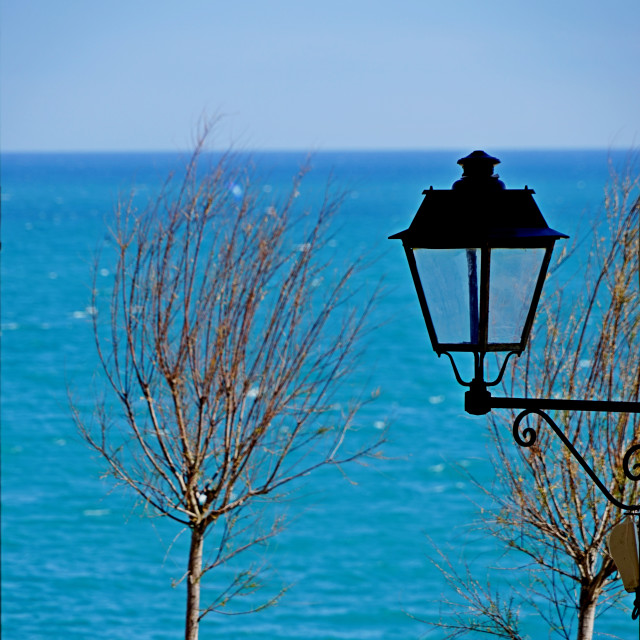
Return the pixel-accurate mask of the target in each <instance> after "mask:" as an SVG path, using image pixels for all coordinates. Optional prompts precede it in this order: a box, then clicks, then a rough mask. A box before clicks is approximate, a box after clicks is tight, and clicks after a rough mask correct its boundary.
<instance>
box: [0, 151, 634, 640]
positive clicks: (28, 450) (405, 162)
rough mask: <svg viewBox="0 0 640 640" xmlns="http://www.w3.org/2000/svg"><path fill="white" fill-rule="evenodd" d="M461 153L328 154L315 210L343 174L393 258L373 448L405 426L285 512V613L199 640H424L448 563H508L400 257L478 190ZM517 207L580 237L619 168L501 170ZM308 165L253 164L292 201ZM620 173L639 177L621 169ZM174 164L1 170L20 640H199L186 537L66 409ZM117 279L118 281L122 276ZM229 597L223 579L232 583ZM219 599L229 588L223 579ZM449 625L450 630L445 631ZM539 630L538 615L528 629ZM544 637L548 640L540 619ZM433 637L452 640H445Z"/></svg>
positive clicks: (7, 572)
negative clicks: (129, 245)
mask: <svg viewBox="0 0 640 640" xmlns="http://www.w3.org/2000/svg"><path fill="white" fill-rule="evenodd" d="M468 151H470V150H461V151H460V152H458V153H456V152H453V153H449V152H446V153H445V152H437V153H436V152H433V153H418V152H415V153H339V154H338V153H336V154H331V153H325V154H318V155H316V156H315V157H314V158H313V161H312V163H313V165H314V171H313V172H312V173H311V175H310V176H309V177H308V179H307V181H306V183H303V188H302V190H301V196H302V198H303V199H304V198H312V197H314V196H315V195H316V194H317V193H318V192H319V191H320V190H321V188H322V186H323V185H324V183H325V181H326V178H327V176H328V175H329V174H332V175H333V178H334V180H335V181H336V182H337V183H338V184H339V185H340V186H341V187H343V188H345V189H347V192H348V195H347V199H346V202H345V205H344V207H343V208H342V210H341V213H340V215H339V218H338V220H337V224H338V227H339V233H338V236H337V240H338V247H337V248H338V249H339V250H340V251H341V252H343V253H344V254H345V255H346V256H347V257H351V256H352V257H356V256H357V255H360V254H361V253H363V252H371V253H372V254H373V255H375V256H377V260H376V261H375V263H374V265H373V267H371V269H370V271H369V273H368V276H367V279H366V281H365V282H364V286H365V291H366V290H367V288H369V289H371V288H373V287H374V286H375V284H376V283H377V282H378V280H379V279H380V278H381V277H382V278H384V297H383V298H382V299H381V301H380V303H379V304H378V307H377V309H376V312H375V320H376V324H378V325H379V328H378V329H377V330H376V331H375V332H374V333H373V334H372V336H371V338H370V340H369V342H368V345H367V349H366V351H365V354H364V360H363V362H362V369H361V372H360V373H359V378H358V382H359V383H360V384H361V385H362V386H363V387H364V388H365V389H366V390H368V391H370V390H373V389H375V388H379V390H380V396H379V399H378V400H377V401H376V402H375V403H373V404H370V405H367V406H366V407H365V408H364V410H363V412H362V414H361V416H360V418H359V427H360V429H359V431H358V433H357V434H355V436H354V437H355V438H356V439H359V440H360V441H362V442H367V441H371V440H373V439H375V438H376V437H378V436H379V434H380V433H381V430H382V429H383V428H385V427H387V426H388V433H387V443H386V445H385V446H384V449H383V452H384V454H385V459H383V460H380V461H375V462H372V463H370V464H369V465H368V466H362V465H352V466H351V467H348V468H346V469H345V472H346V477H345V474H341V473H340V472H338V471H336V470H324V471H322V472H320V473H318V474H317V475H315V476H310V477H309V478H307V479H306V480H305V482H303V483H301V484H300V486H298V487H296V492H295V494H294V496H292V497H290V498H288V499H287V501H286V504H285V505H284V506H283V508H284V509H285V511H286V513H287V516H288V518H289V526H288V528H287V530H286V531H285V532H284V533H283V534H282V535H280V536H279V537H278V538H277V539H275V540H274V541H272V542H271V543H270V544H269V546H268V547H267V548H266V549H264V555H263V558H264V560H265V562H266V563H267V564H268V565H269V566H270V572H269V573H267V574H266V576H265V580H266V582H267V585H268V586H267V588H266V590H265V592H264V593H265V595H269V594H273V593H275V592H276V591H277V590H278V589H280V588H282V587H283V586H288V587H289V590H288V592H287V593H286V594H285V596H284V597H283V599H282V600H281V602H280V603H279V604H278V605H277V606H276V607H273V608H271V609H268V610H265V611H263V612H260V613H257V614H254V615H250V616H240V617H220V616H218V617H216V616H213V615H212V616H210V617H209V618H207V619H206V620H205V621H204V623H203V626H202V630H201V637H202V638H255V639H264V640H267V639H285V638H318V639H326V640H329V639H342V638H344V639H351V638H353V639H358V640H364V639H374V638H381V639H382V638H384V639H386V638H389V639H396V638H397V639H400V638H419V637H422V636H423V635H424V634H425V633H426V632H427V631H428V629H429V628H428V627H427V626H426V625H425V624H424V623H423V622H421V619H422V620H424V619H427V620H428V619H433V618H434V617H436V616H437V615H438V612H439V611H440V610H441V605H440V602H441V601H442V594H443V593H446V589H445V586H444V582H443V580H442V578H441V576H440V575H439V573H438V572H437V570H435V569H434V568H433V566H432V565H431V563H430V562H429V559H428V557H429V556H430V555H432V545H431V541H433V543H434V544H436V545H439V546H447V545H451V546H452V548H453V549H454V557H456V558H457V556H458V555H459V552H462V551H465V552H466V554H467V557H469V558H472V559H473V560H474V562H475V563H476V564H475V565H474V566H476V567H478V568H479V569H481V570H484V569H486V568H487V567H488V566H490V565H491V563H492V562H493V560H494V559H495V549H494V548H493V547H492V545H491V541H487V540H485V539H483V538H482V536H481V535H479V533H478V532H475V531H473V530H472V524H473V521H474V517H475V509H476V507H475V506H474V501H477V500H479V499H480V497H479V496H478V495H477V491H476V490H475V489H474V488H473V485H472V483H471V482H470V481H469V480H468V478H467V477H466V476H465V475H464V474H463V473H461V472H460V471H459V470H458V469H457V468H456V465H462V468H463V469H465V470H466V471H469V472H471V473H472V474H473V475H474V476H475V477H476V478H478V479H480V480H482V481H485V482H490V480H491V468H490V465H489V463H488V461H487V458H488V453H487V451H486V448H485V437H484V431H483V428H484V424H485V421H484V418H471V417H470V416H468V415H467V414H465V413H464V411H463V407H462V400H463V390H462V389H461V388H460V387H459V386H458V385H457V384H456V383H455V380H454V378H453V374H452V373H451V371H450V368H449V366H448V364H447V363H446V362H444V361H442V360H438V358H437V357H436V356H435V355H434V354H433V353H432V352H431V351H430V348H429V345H428V340H427V335H426V330H425V329H424V323H423V321H422V319H421V317H420V313H419V309H418V304H417V300H416V299H415V292H414V291H413V289H412V285H411V283H410V278H409V274H408V269H407V267H406V264H405V262H404V257H403V255H402V250H401V248H400V246H399V243H398V244H396V243H392V242H389V241H387V240H386V238H387V236H388V235H390V234H392V233H395V232H397V231H400V230H401V229H404V228H405V227H406V226H407V224H408V223H409V221H410V220H411V218H412V216H413V214H414V213H415V211H416V210H417V208H418V206H419V204H420V201H421V192H422V190H423V189H425V188H428V187H429V186H430V185H433V186H434V187H435V188H448V187H449V186H450V184H451V183H452V182H453V181H454V180H456V179H457V178H458V176H459V167H458V166H457V165H456V164H455V162H456V160H457V159H458V158H459V157H461V156H462V155H466V153H467V152H468ZM489 151H490V152H492V153H494V154H496V155H497V156H498V157H500V158H501V160H502V165H500V167H499V169H501V171H500V174H501V178H502V179H503V180H504V181H505V182H506V184H507V186H508V187H512V188H522V187H524V185H525V184H527V185H528V186H529V187H531V188H534V189H535V190H536V200H537V202H538V204H539V206H540V208H541V209H542V211H543V213H544V214H545V216H546V218H547V220H548V222H549V224H550V225H551V226H552V227H555V228H557V229H560V230H562V231H565V232H567V233H569V234H575V233H576V230H577V229H578V226H579V222H580V217H581V214H583V213H584V212H585V211H586V212H587V217H588V216H589V213H588V212H589V211H594V210H596V209H597V208H598V207H599V206H600V203H601V199H602V192H603V186H604V184H605V182H606V180H607V177H608V166H607V158H608V154H607V152H604V151H591V152H577V151H576V152H504V153H500V152H499V151H498V150H489ZM303 159H304V157H303V156H302V155H301V154H261V155H256V156H255V157H254V162H255V163H256V165H257V167H258V169H259V172H260V173H262V174H263V176H264V177H263V180H264V185H265V186H267V190H268V189H269V188H270V189H272V190H273V189H275V190H277V189H279V188H281V187H282V185H284V184H286V183H287V181H288V180H289V178H290V177H291V176H292V175H293V173H294V172H295V171H296V169H297V167H298V165H299V164H300V162H302V160H303ZM614 159H615V160H616V161H622V160H623V158H622V156H614ZM177 162H179V160H177V158H176V157H175V156H173V155H169V154H165V155H162V154H155V155H145V154H138V155H136V154H129V155H112V154H95V155H73V154H68V155H67V154H65V155H54V154H51V155H18V154H8V155H5V156H4V157H3V158H2V167H1V168H2V309H1V311H2V416H1V417H2V635H3V638H6V639H13V638H15V639H18V638H20V639H25V638H65V639H67V638H89V637H100V638H102V637H104V638H122V639H124V638H131V637H138V638H158V639H160V638H176V637H180V635H181V633H182V624H183V608H184V592H183V586H178V587H175V588H172V586H171V584H172V581H174V580H179V579H180V578H181V577H182V575H183V573H184V571H185V562H186V556H185V543H186V538H185V537H184V536H183V537H178V538H177V539H176V536H177V535H178V533H179V531H178V530H177V529H176V528H175V526H174V525H173V524H172V523H169V522H164V521H162V520H160V519H153V518H148V517H145V515H144V514H143V513H142V510H141V509H140V508H136V507H135V505H134V502H133V500H132V498H131V496H129V495H127V494H124V493H120V492H111V491H110V485H109V484H108V483H107V482H106V481H103V480H101V479H100V474H101V469H102V468H101V465H100V462H99V461H98V460H97V459H96V458H95V456H94V455H93V453H92V452H91V451H90V450H88V449H87V447H86V446H85V445H84V443H83V442H82V441H81V440H80V438H79V437H78V435H77V433H76V431H75V427H74V424H73V422H72V420H71V416H70V410H69V400H68V389H71V390H72V392H73V394H74V397H75V398H76V399H77V400H78V401H79V402H80V404H83V403H84V404H87V403H88V402H89V401H90V399H91V384H92V380H93V375H94V371H95V370H96V368H97V358H96V354H95V349H94V345H93V339H92V331H91V322H90V309H89V305H90V291H89V289H90V284H91V270H92V260H93V256H94V253H95V250H96V248H97V247H98V245H99V244H100V242H101V240H102V239H103V238H104V237H105V235H106V233H107V225H108V221H109V218H110V216H111V215H112V212H113V208H114V205H115V203H116V201H117V199H118V197H119V196H120V195H122V194H126V193H128V192H129V191H130V190H131V188H132V187H133V186H134V185H135V189H136V193H137V196H138V197H140V198H144V197H145V196H146V195H150V194H153V193H154V190H155V189H156V188H157V186H158V185H159V184H160V182H161V181H162V180H163V179H164V177H165V175H166V173H167V171H168V170H169V169H171V168H172V167H175V166H176V163H177ZM100 277H102V278H104V279H105V282H108V279H109V277H110V273H109V272H108V271H105V272H103V275H101V276H100ZM218 577H219V580H220V584H221V585H222V584H224V578H225V576H224V575H222V573H221V574H220V575H219V576H218ZM212 578H213V580H214V582H215V580H216V576H215V575H214V576H212ZM444 613H445V614H446V610H444ZM525 613H526V612H525ZM525 617H526V620H525V626H526V629H527V630H528V631H529V633H530V634H531V635H532V637H536V638H544V637H547V636H548V631H547V626H546V624H545V623H544V622H543V621H542V620H541V619H539V618H537V617H536V616H535V615H534V614H533V613H532V612H531V613H529V615H526V616H525ZM635 628H636V627H635V623H632V622H631V620H630V618H629V616H628V615H627V614H624V613H620V612H610V613H607V614H606V615H605V616H604V617H603V618H601V619H600V620H598V622H597V629H599V630H600V631H602V632H606V633H613V634H618V635H619V636H622V637H632V636H631V634H632V633H635V631H634V630H635ZM432 637H435V638H438V637H440V635H439V633H438V632H437V631H436V632H434V633H433V634H432Z"/></svg>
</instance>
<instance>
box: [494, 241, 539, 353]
mask: <svg viewBox="0 0 640 640" xmlns="http://www.w3.org/2000/svg"><path fill="white" fill-rule="evenodd" d="M544 255H545V249H541V248H530V249H492V250H491V275H490V278H489V327H488V342H489V343H518V342H520V340H521V339H522V332H523V331H524V325H525V323H526V320H527V315H528V314H529V309H530V308H531V302H532V299H533V295H534V293H535V288H536V283H537V281H538V276H539V274H540V269H541V267H542V262H543V260H544Z"/></svg>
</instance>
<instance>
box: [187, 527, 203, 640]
mask: <svg viewBox="0 0 640 640" xmlns="http://www.w3.org/2000/svg"><path fill="white" fill-rule="evenodd" d="M203 544H204V531H201V530H200V529H199V528H198V527H194V528H193V529H191V548H190V549H189V573H188V575H187V617H186V623H185V630H184V637H185V640H198V624H199V617H200V578H201V574H202V547H203Z"/></svg>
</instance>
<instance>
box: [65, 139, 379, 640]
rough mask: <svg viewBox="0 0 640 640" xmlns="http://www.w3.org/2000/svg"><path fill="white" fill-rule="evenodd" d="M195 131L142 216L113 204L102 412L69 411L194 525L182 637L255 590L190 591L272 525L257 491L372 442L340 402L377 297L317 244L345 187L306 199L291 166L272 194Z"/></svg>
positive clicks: (149, 499)
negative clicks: (189, 149)
mask: <svg viewBox="0 0 640 640" xmlns="http://www.w3.org/2000/svg"><path fill="white" fill-rule="evenodd" d="M205 140H206V135H203V136H202V137H201V138H200V140H199V142H198V145H197V147H196V151H195V153H194V155H193V157H192V159H191V161H190V163H189V165H188V166H187V168H186V171H185V172H184V174H183V176H182V178H180V179H179V180H178V181H177V183H174V181H169V182H168V183H167V185H166V186H165V188H164V190H163V192H162V194H161V195H160V196H159V197H158V198H157V199H155V200H154V201H152V202H151V203H150V204H149V205H148V206H147V207H146V208H145V209H144V210H143V211H142V212H141V213H138V212H137V211H136V208H135V206H134V204H133V203H132V202H130V203H128V204H125V205H122V206H120V208H119V210H118V211H117V217H116V222H115V228H114V230H113V245H114V247H115V249H116V253H117V258H116V266H115V278H114V282H113V287H112V289H111V292H110V298H109V299H108V300H107V301H105V300H104V299H103V296H102V295H101V293H100V292H99V290H98V287H97V280H96V279H95V278H94V288H93V290H94V293H93V305H94V307H95V308H96V309H97V310H98V313H97V314H96V315H95V320H94V334H95V343H96V346H97V350H98V354H99V358H100V362H101V365H102V367H101V368H102V371H103V372H104V378H103V379H104V381H105V389H106V392H107V393H106V395H105V398H104V400H103V401H100V402H99V403H98V410H97V413H96V416H97V417H96V418H95V419H93V420H85V419H84V418H83V417H81V416H80V414H79V412H78V411H77V410H76V411H75V418H76V421H77V424H78V426H79V428H80V430H81V433H82V435H83V436H84V437H85V438H86V440H87V442H88V443H89V444H90V445H91V446H92V447H93V448H94V449H95V450H96V451H97V452H98V453H99V454H100V455H101V456H102V457H103V458H104V460H105V462H106V463H107V465H108V469H109V472H110V473H111V475H112V476H113V477H114V478H115V479H116V480H117V481H118V482H119V483H121V484H123V485H125V486H127V487H129V488H130V489H132V490H133V491H134V492H136V493H137V495H138V496H139V497H140V498H141V499H142V501H143V502H144V503H146V504H147V505H148V506H150V507H151V508H152V509H153V510H154V511H155V513H157V514H160V515H162V516H166V517H168V518H170V519H172V520H174V521H175V522H176V523H178V524H179V525H182V526H183V527H186V528H187V530H188V532H189V535H190V551H189V558H188V564H187V572H186V575H185V578H186V587H187V604H186V624H185V638H187V640H194V639H195V638H197V637H198V627H199V623H200V621H201V620H202V618H203V617H204V616H205V615H206V614H207V613H209V612H211V611H227V610H228V604H229V602H230V600H231V599H232V598H233V597H234V596H238V595H244V594H247V593H250V592H253V591H254V590H255V589H256V588H257V586H258V583H257V576H258V573H259V571H260V568H259V567H258V568H256V567H252V566H250V567H248V568H243V569H242V570H241V571H239V572H238V573H237V574H236V575H235V578H234V579H233V581H232V583H231V584H227V585H225V586H223V587H222V588H221V589H220V593H219V595H218V596H217V597H213V599H212V601H211V602H207V603H206V604H202V603H201V584H202V581H203V578H204V576H205V574H207V573H208V572H210V571H211V570H212V569H215V568H217V567H220V566H221V565H223V564H225V563H228V562H229V560H231V559H232V558H234V557H236V556H237V555H238V554H240V553H242V552H244V551H246V550H247V549H250V548H252V547H255V545H258V544H260V543H262V542H264V541H265V540H266V539H268V538H270V537H271V536H273V535H275V534H276V533H277V532H278V531H279V529H280V527H281V524H282V523H281V520H280V519H278V518H276V519H274V520H270V521H268V522H267V523H265V522H264V521H263V520H262V519H261V515H260V510H259V509H258V507H259V506H260V502H261V501H264V499H265V498H267V497H271V498H273V497H274V496H277V495H278V494H277V492H278V490H279V489H281V488H282V487H283V486H284V485H287V484H289V483H291V482H292V481H294V480H296V479H298V478H301V477H302V476H305V475H306V474H308V473H310V472H311V471H313V470H315V469H317V468H319V467H321V466H323V465H338V464H340V463H343V462H346V461H349V460H353V459H354V458H356V457H359V456H362V455H364V454H368V453H371V452H372V450H373V448H374V446H371V447H366V446H365V447H361V448H356V449H351V450H349V451H346V450H345V449H346V445H345V442H344V441H345V436H347V433H348V431H349V430H350V429H351V428H352V426H353V419H354V415H355V411H356V409H357V408H358V405H359V404H361V400H362V398H357V397H356V398H354V401H353V403H352V406H350V407H347V408H344V398H343V399H342V400H343V401H342V404H343V409H342V411H341V412H339V411H338V410H337V409H336V407H335V403H336V400H335V393H336V391H337V389H338V387H339V386H340V385H341V384H343V383H345V381H346V379H347V376H348V374H349V373H350V370H351V367H352V364H353V363H354V356H355V355H356V352H355V348H356V345H357V343H358V340H359V338H361V336H362V334H363V332H364V330H365V320H366V318H367V315H368V313H369V311H370V308H371V303H372V300H373V295H371V296H369V297H367V299H366V300H365V303H364V305H363V304H362V300H361V298H362V295H361V296H360V304H359V305H357V306H356V305H355V302H354V301H353V300H352V299H351V296H352V295H353V292H350V289H349V282H350V278H351V277H352V276H353V275H354V273H355V272H356V271H357V270H358V269H359V266H358V265H357V264H354V265H351V266H348V267H346V268H345V269H344V270H342V271H341V272H340V271H339V270H338V269H337V268H336V265H335V264H334V263H331V262H330V261H331V258H330V257H329V256H328V254H327V253H326V248H327V247H326V245H327V242H328V240H329V235H328V226H327V225H328V222H329V220H330V218H331V216H332V214H333V213H334V212H335V211H336V209H337V207H338V205H339V203H340V202H339V200H340V199H339V198H337V199H336V198H332V197H331V196H329V195H326V197H325V199H324V201H323V202H322V203H321V205H320V206H319V207H318V209H317V211H316V212H315V213H312V212H310V211H307V210H305V211H300V210H299V206H298V204H299V201H297V200H296V195H297V193H298V188H299V186H300V180H301V179H302V173H301V175H299V176H298V177H297V178H296V179H295V180H294V183H293V186H292V189H291V191H290V193H289V195H288V196H287V197H285V198H284V199H283V200H282V201H280V202H278V201H271V202H265V201H264V197H265V196H264V194H263V193H261V192H259V191H258V190H257V189H255V188H252V184H251V182H250V181H249V179H248V178H247V177H246V174H245V172H244V170H243V169H242V168H241V167H240V166H239V165H238V163H237V162H234V161H233V160H232V158H230V157H229V156H228V155H226V156H224V157H222V158H221V159H220V160H219V161H216V162H210V166H208V167H204V168H203V164H205V162H204V161H205V160H206V159H210V156H208V155H206V154H203V149H204V143H205ZM98 262H99V261H97V262H96V267H95V272H96V273H97V272H98ZM105 305H106V306H107V308H106V309H103V307H105ZM104 312H106V317H107V319H108V322H107V323H106V326H103V323H102V322H100V320H101V318H102V317H103V315H105V313H104ZM343 393H344V390H343ZM374 445H375V443H374ZM212 531H214V532H215V534H214V535H212V536H211V537H208V538H207V540H208V541H209V542H210V544H211V547H212V548H210V549H208V552H207V550H206V549H205V537H206V536H207V535H208V534H209V533H211V532H212ZM206 546H207V547H208V545H206Z"/></svg>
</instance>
